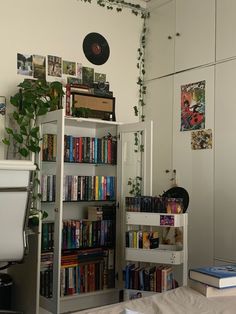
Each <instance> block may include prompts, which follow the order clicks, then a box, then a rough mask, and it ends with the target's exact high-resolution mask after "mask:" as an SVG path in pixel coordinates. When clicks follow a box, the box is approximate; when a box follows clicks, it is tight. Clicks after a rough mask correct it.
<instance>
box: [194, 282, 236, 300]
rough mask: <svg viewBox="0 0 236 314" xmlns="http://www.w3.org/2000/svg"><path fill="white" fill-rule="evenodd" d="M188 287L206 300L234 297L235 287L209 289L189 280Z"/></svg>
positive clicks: (207, 286)
mask: <svg viewBox="0 0 236 314" xmlns="http://www.w3.org/2000/svg"><path fill="white" fill-rule="evenodd" d="M189 286H190V288H192V289H193V290H195V291H197V292H199V293H201V294H202V295H204V296H205V297H207V298H212V297H225V296H236V287H229V288H222V289H219V288H215V287H211V286H209V285H207V284H205V283H201V282H199V281H196V280H190V283H189Z"/></svg>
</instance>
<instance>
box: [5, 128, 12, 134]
mask: <svg viewBox="0 0 236 314" xmlns="http://www.w3.org/2000/svg"><path fill="white" fill-rule="evenodd" d="M5 130H6V132H7V134H11V135H13V130H12V129H10V128H5Z"/></svg>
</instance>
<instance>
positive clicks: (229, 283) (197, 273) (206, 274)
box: [189, 264, 236, 288]
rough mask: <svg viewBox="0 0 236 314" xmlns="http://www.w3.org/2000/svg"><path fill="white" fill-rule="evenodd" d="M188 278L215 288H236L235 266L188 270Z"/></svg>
mask: <svg viewBox="0 0 236 314" xmlns="http://www.w3.org/2000/svg"><path fill="white" fill-rule="evenodd" d="M189 278H190V279H193V280H196V281H199V282H201V283H205V284H207V285H209V286H212V287H215V288H229V287H234V286H236V264H231V265H223V266H206V267H199V268H195V269H190V270H189Z"/></svg>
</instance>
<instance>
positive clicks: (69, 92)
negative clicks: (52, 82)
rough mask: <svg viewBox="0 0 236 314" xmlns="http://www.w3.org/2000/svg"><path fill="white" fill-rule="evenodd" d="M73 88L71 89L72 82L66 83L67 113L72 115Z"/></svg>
mask: <svg viewBox="0 0 236 314" xmlns="http://www.w3.org/2000/svg"><path fill="white" fill-rule="evenodd" d="M70 98H71V90H70V84H66V115H67V116H70V115H71V110H70V107H71V106H70V104H71V100H70Z"/></svg>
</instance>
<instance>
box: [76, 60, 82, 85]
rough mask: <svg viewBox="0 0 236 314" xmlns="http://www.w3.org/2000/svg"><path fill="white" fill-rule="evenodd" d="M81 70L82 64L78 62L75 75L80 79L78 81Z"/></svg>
mask: <svg viewBox="0 0 236 314" xmlns="http://www.w3.org/2000/svg"><path fill="white" fill-rule="evenodd" d="M82 71H83V64H82V63H79V62H78V63H77V74H76V76H77V78H78V79H79V80H80V83H82Z"/></svg>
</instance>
